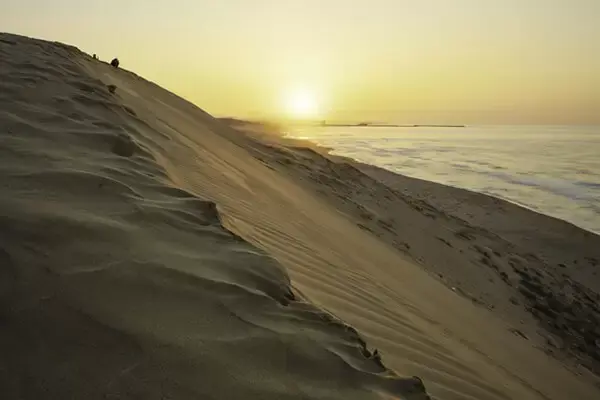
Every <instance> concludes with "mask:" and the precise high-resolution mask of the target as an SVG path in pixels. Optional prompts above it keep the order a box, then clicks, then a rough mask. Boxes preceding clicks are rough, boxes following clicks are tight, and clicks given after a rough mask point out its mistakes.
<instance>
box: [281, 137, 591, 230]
mask: <svg viewBox="0 0 600 400" xmlns="http://www.w3.org/2000/svg"><path fill="white" fill-rule="evenodd" d="M282 135H283V137H285V138H286V139H290V140H298V141H300V142H307V141H308V142H311V143H312V144H313V145H314V146H316V147H319V148H322V149H324V150H327V154H329V155H330V156H332V157H339V158H341V159H347V160H350V161H351V162H354V163H359V164H365V165H370V166H373V167H377V168H382V169H385V170H386V171H389V172H391V173H394V174H397V175H401V176H406V177H408V178H411V179H418V180H420V181H423V182H431V183H435V184H439V185H444V186H447V187H451V188H455V189H461V190H466V191H469V192H472V193H478V194H481V195H485V196H490V197H493V198H496V199H499V200H502V201H507V202H509V203H512V204H515V205H517V206H520V207H523V208H525V209H527V210H529V211H532V212H535V213H537V214H541V215H543V216H546V217H549V218H554V219H557V220H560V221H562V222H565V223H567V224H570V225H573V226H575V227H576V228H579V229H582V230H584V231H586V232H589V233H592V234H594V235H597V236H600V230H599V231H595V230H593V229H589V228H586V227H584V226H580V225H578V224H577V223H575V222H573V221H570V220H568V219H565V218H562V217H560V216H557V215H552V214H550V213H545V212H544V211H542V210H539V209H536V208H535V207H534V206H530V205H528V204H525V203H522V202H520V201H518V200H515V199H511V198H508V197H504V196H501V195H496V194H494V193H490V192H482V191H478V190H475V189H470V188H466V187H461V186H455V185H452V184H449V183H445V182H442V181H434V180H428V179H423V178H419V177H416V176H410V175H405V174H402V173H400V172H395V171H392V170H389V169H387V168H385V167H381V166H378V165H375V164H369V163H367V162H363V161H360V160H357V159H355V158H352V157H350V156H345V155H342V154H336V152H337V150H336V149H334V148H328V147H326V146H322V145H321V144H319V143H317V142H315V141H312V140H311V139H310V138H295V137H294V136H291V135H290V134H289V133H282Z"/></svg>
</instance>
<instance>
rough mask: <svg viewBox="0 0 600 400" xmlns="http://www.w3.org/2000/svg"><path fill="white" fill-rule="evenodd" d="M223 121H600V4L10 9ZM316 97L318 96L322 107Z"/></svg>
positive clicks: (56, 0) (281, 3)
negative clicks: (306, 116) (302, 101)
mask: <svg viewBox="0 0 600 400" xmlns="http://www.w3.org/2000/svg"><path fill="white" fill-rule="evenodd" d="M0 10H1V11H0V30H3V31H8V32H13V33H20V34H25V35H29V36H36V37H41V38H45V39H51V40H58V41H62V42H66V43H70V44H74V45H76V46H78V47H79V48H80V49H82V50H84V51H86V52H88V53H97V54H98V55H99V56H100V57H101V58H102V59H108V60H109V59H111V58H112V57H114V56H118V57H119V59H120V60H121V64H122V66H123V67H124V68H127V69H130V70H133V71H135V72H136V73H138V74H140V75H142V76H144V77H146V78H148V79H150V80H153V81H155V82H156V83H158V84H160V85H162V86H164V87H166V88H168V89H169V90H172V91H174V92H176V93H177V94H180V95H182V96H183V97H186V98H187V99H189V100H191V101H193V102H194V103H196V104H197V105H198V106H200V107H201V108H203V109H205V110H207V111H209V112H211V113H213V114H218V115H236V116H241V117H271V116H273V117H276V116H285V115H286V113H287V111H288V110H287V108H288V107H287V102H289V101H288V100H286V99H287V98H289V97H290V96H293V93H296V92H297V91H301V92H306V93H308V94H307V95H306V96H307V97H309V100H307V101H309V102H311V101H316V102H318V110H319V113H320V114H321V116H322V117H323V118H328V119H342V120H362V119H369V120H396V121H399V122H411V123H412V122H414V123H463V122H464V123H522V122H526V123H582V124H583V123H600V0H419V1H417V0H410V1H405V0H169V1H166V0H119V1H117V0H101V1H95V0H88V1H83V0H2V5H1V7H0ZM312 97H314V100H313V99H312Z"/></svg>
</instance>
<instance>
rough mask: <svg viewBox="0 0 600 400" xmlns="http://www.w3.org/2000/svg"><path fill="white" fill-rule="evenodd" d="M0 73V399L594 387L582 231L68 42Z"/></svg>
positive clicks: (536, 391) (514, 392)
mask: <svg viewBox="0 0 600 400" xmlns="http://www.w3.org/2000/svg"><path fill="white" fill-rule="evenodd" d="M124 67H125V68H126V66H124ZM0 76H1V77H2V79H0V177H1V182H2V184H1V190H2V193H1V195H0V238H1V241H0V327H1V329H0V349H1V350H0V351H1V352H2V353H1V354H2V358H1V359H0V360H1V361H0V393H3V396H2V397H3V398H6V399H43V398H86V399H107V398H108V399H137V398H144V399H165V398H168V399H199V398H202V399H238V398H239V399H406V400H413V399H414V400H417V399H426V398H428V397H430V398H432V399H440V400H442V399H443V400H454V399H482V400H487V399H490V400H491V399H552V400H554V399H556V400H559V399H570V398H577V399H590V400H591V399H596V398H598V396H599V395H600V386H599V379H598V376H597V374H598V372H599V371H600V369H599V366H600V364H599V362H600V361H599V358H600V342H599V341H598V338H599V332H598V330H597V329H598V328H597V327H598V321H599V320H600V310H599V309H598V306H597V304H598V303H599V300H600V296H599V295H598V293H600V279H599V278H598V277H597V270H598V262H599V260H600V237H599V236H597V235H594V234H592V233H590V232H587V231H585V230H583V229H580V228H577V227H575V226H574V225H571V224H569V223H566V222H563V221H560V220H557V219H554V218H551V217H548V216H545V215H542V214H538V213H536V212H534V211H531V210H528V209H525V208H523V207H520V206H518V205H515V204H512V203H509V202H506V201H503V200H500V199H497V198H494V197H490V196H486V195H484V194H479V193H474V192H469V191H466V190H463V189H457V188H453V187H448V186H444V185H440V184H437V183H433V182H428V181H424V180H418V179H413V178H408V177H405V176H402V175H398V174H394V173H392V172H389V171H386V170H383V169H380V168H377V167H374V166H370V165H366V164H361V163H358V162H356V161H354V160H351V159H347V158H343V157H339V156H334V155H331V154H329V152H328V150H327V149H324V148H320V147H319V146H317V145H315V144H313V143H311V142H307V141H298V140H290V139H286V138H284V137H283V135H282V132H277V131H274V130H273V129H272V128H270V127H266V126H264V125H260V124H254V123H246V122H243V121H235V120H220V119H217V118H214V117H212V116H211V115H209V114H208V113H206V112H204V111H203V110H201V109H200V108H198V107H197V106H196V105H194V104H192V103H189V102H187V101H186V100H184V99H182V98H180V97H178V96H176V95H174V94H172V93H170V92H168V91H166V90H164V89H162V88H161V87H159V86H158V85H156V84H154V83H152V82H148V81H146V80H145V79H143V78H141V77H140V76H138V75H136V74H134V73H132V72H129V71H126V70H124V69H116V68H113V67H111V66H110V65H109V64H107V63H105V62H102V61H99V60H96V59H93V58H92V57H91V56H89V55H88V54H86V53H83V52H81V51H79V50H78V49H76V48H74V47H71V46H68V45H63V44H60V43H55V42H47V41H42V40H36V39H30V38H25V37H22V36H16V35H11V34H0ZM109 85H114V86H116V90H114V93H111V91H110V90H109V89H108V86H109Z"/></svg>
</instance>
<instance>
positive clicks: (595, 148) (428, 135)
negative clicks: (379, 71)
mask: <svg viewBox="0 0 600 400" xmlns="http://www.w3.org/2000/svg"><path fill="white" fill-rule="evenodd" d="M288 136H290V137H295V138H302V139H308V140H310V141H313V142H315V143H318V144H319V145H322V146H326V147H328V148H332V149H333V151H332V153H333V154H337V155H341V156H346V157H351V158H353V159H355V160H357V161H360V162H363V163H367V164H371V165H376V166H378V167H382V168H385V169H388V170H390V171H393V172H397V173H400V174H403V175H407V176H411V177H415V178H420V179H426V180H429V181H434V182H439V183H443V184H445V185H450V186H455V187H459V188H464V189H468V190H472V191H476V192H480V193H485V194H488V195H491V196H495V197H498V198H502V199H505V200H508V201H511V202H513V203H517V204H520V205H522V206H524V207H527V208H530V209H533V210H535V211H537V212H540V213H543V214H546V215H551V216H553V217H556V218H560V219H562V220H565V221H568V222H571V223H573V224H575V225H577V226H579V227H581V228H584V229H587V230H589V231H592V232H595V233H598V234H600V126H469V127H466V128H446V127H416V128H396V127H297V128H292V129H290V130H289V131H288Z"/></svg>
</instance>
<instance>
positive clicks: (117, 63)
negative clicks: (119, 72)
mask: <svg viewBox="0 0 600 400" xmlns="http://www.w3.org/2000/svg"><path fill="white" fill-rule="evenodd" d="M110 65H112V66H113V67H115V68H119V59H118V58H114V59H113V60H112V61H111V62H110Z"/></svg>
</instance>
